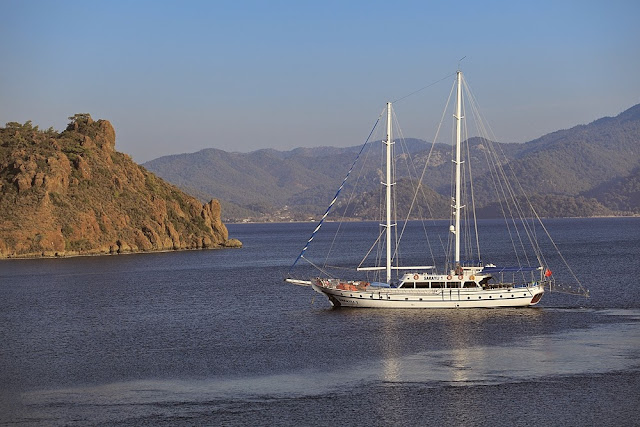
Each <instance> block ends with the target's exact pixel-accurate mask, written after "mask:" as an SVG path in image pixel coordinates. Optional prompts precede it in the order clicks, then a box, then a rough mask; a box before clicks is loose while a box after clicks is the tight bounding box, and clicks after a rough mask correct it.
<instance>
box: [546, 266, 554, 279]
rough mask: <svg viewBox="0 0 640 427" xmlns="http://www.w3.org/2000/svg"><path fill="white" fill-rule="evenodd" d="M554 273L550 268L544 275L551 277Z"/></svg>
mask: <svg viewBox="0 0 640 427" xmlns="http://www.w3.org/2000/svg"><path fill="white" fill-rule="evenodd" d="M552 274H553V273H552V272H551V270H549V269H548V268H547V269H546V270H545V272H544V277H550V276H551V275H552Z"/></svg>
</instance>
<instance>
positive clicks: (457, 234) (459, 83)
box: [453, 70, 463, 270]
mask: <svg viewBox="0 0 640 427" xmlns="http://www.w3.org/2000/svg"><path fill="white" fill-rule="evenodd" d="M456 80H457V84H456V85H457V88H456V97H457V101H456V113H455V115H454V117H455V119H456V160H455V161H454V163H455V164H456V196H455V205H454V209H455V226H454V227H455V228H454V230H453V233H454V235H455V257H454V260H453V261H454V266H455V268H456V270H458V269H459V266H460V209H462V208H463V206H462V205H460V187H461V184H460V181H461V178H460V166H461V164H462V161H461V159H460V151H461V148H460V145H461V144H460V130H461V122H462V119H463V117H462V71H460V70H458V72H457V73H456Z"/></svg>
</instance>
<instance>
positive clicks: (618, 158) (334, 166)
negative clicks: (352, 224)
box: [143, 104, 640, 221]
mask: <svg viewBox="0 0 640 427" xmlns="http://www.w3.org/2000/svg"><path fill="white" fill-rule="evenodd" d="M488 142H489V141H486V140H483V139H481V138H472V139H470V140H469V151H470V155H471V158H472V162H473V164H474V188H475V194H476V201H477V205H476V206H477V207H478V208H479V212H481V214H483V215H484V216H493V214H494V213H495V212H494V211H495V206H493V205H494V204H495V198H494V197H493V196H492V184H491V183H490V173H489V171H488V169H489V168H488V167H487V166H488V165H487V161H486V156H485V154H484V152H485V150H486V146H487V143H488ZM492 144H497V146H498V148H499V150H500V151H501V152H502V153H503V154H504V156H505V163H506V164H505V167H508V168H509V169H510V170H512V171H513V172H514V173H515V174H516V175H517V176H518V178H519V181H520V183H521V185H522V186H523V188H524V190H525V191H526V192H527V194H529V195H531V196H532V197H534V198H535V201H536V208H537V210H538V213H539V214H540V215H543V216H552V217H557V216H602V215H638V214H640V177H639V174H640V104H639V105H635V106H633V107H631V108H629V109H628V110H626V111H624V112H622V113H620V114H619V115H617V116H615V117H603V118H601V119H598V120H595V121H593V122H592V123H589V124H585V125H578V126H575V127H572V128H570V129H565V130H559V131H556V132H553V133H549V134H547V135H544V136H542V137H540V138H537V139H535V140H532V141H529V142H526V143H522V144H517V143H497V142H492ZM402 145H403V148H404V153H405V154H404V155H407V156H411V158H412V159H413V162H414V163H415V164H416V165H417V166H418V167H419V168H421V166H422V165H424V162H425V161H426V159H427V157H430V160H429V163H430V165H432V166H431V167H430V169H429V173H428V175H427V176H426V177H425V180H424V181H423V184H424V185H425V186H427V187H429V188H430V189H431V190H432V191H433V194H431V196H430V200H431V201H432V205H433V206H432V209H433V210H434V211H435V212H436V213H434V215H435V216H437V217H446V216H447V215H448V214H447V212H449V204H450V201H449V194H450V178H449V175H450V168H451V149H452V147H451V146H450V145H446V144H434V146H433V149H432V150H430V149H431V144H430V143H427V142H425V141H422V140H419V139H411V138H409V139H405V140H403V141H402ZM359 150H360V146H353V147H345V148H338V147H316V148H296V149H293V150H290V151H278V150H274V149H262V150H257V151H253V152H250V153H237V152H226V151H223V150H218V149H214V148H209V149H205V150H201V151H198V152H196V153H189V154H178V155H172V156H164V157H160V158H157V159H155V160H151V161H149V162H146V163H144V164H143V166H144V167H145V168H147V169H148V170H150V171H152V172H154V173H155V174H157V175H158V176H160V177H162V178H164V179H166V180H167V181H169V182H171V183H173V184H175V185H177V186H178V187H180V188H182V189H183V190H185V191H186V192H188V193H190V194H193V195H194V196H196V197H198V198H200V199H201V200H208V199H211V198H217V199H219V200H220V201H221V203H222V206H223V212H224V219H225V220H226V221H239V220H271V221H278V220H290V219H309V218H310V217H316V216H318V215H319V214H322V213H323V212H324V209H325V208H326V206H327V205H328V203H329V201H330V200H331V198H332V197H333V195H334V194H335V191H336V189H337V188H338V186H339V185H340V183H341V181H342V179H343V178H344V175H345V173H346V171H347V170H348V169H349V167H350V166H351V163H352V162H353V159H354V158H355V156H356V155H357V153H358V151H359ZM360 174H361V175H360V178H359V179H362V180H364V181H365V182H368V183H370V188H371V189H372V188H373V187H374V186H376V185H379V182H380V177H379V175H380V171H379V170H378V169H376V168H375V167H370V168H368V169H366V168H365V169H363V170H361V171H360ZM403 178H405V179H409V177H408V176H398V177H397V179H403ZM365 188H367V187H365ZM367 191H368V190H367ZM367 191H365V192H362V193H359V194H357V195H355V196H354V197H360V198H361V199H362V200H364V199H363V198H366V197H367V195H366V193H367ZM351 214H352V215H353V216H355V217H360V218H367V217H368V215H367V214H366V213H365V212H363V211H360V212H356V211H353V212H351Z"/></svg>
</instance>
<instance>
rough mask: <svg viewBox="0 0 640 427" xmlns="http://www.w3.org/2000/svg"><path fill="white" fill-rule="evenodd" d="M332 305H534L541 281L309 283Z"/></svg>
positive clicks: (460, 306) (381, 306)
mask: <svg viewBox="0 0 640 427" xmlns="http://www.w3.org/2000/svg"><path fill="white" fill-rule="evenodd" d="M312 288H313V290H315V291H316V292H319V293H321V294H324V295H325V296H327V298H328V299H329V301H330V302H331V304H332V305H333V306H334V307H360V308H423V309H425V308H498V307H529V306H533V305H536V304H537V303H538V302H539V301H540V299H541V298H542V295H543V294H544V288H543V287H542V286H541V285H536V286H528V287H515V288H502V289H475V288H474V289H464V288H462V289H459V288H451V289H446V288H445V289H401V288H390V289H387V288H373V287H371V288H369V289H366V290H342V289H336V288H331V287H323V286H319V285H318V284H315V283H314V284H312Z"/></svg>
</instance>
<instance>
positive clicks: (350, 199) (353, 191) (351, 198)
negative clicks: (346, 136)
mask: <svg viewBox="0 0 640 427" xmlns="http://www.w3.org/2000/svg"><path fill="white" fill-rule="evenodd" d="M380 114H381V115H382V114H384V109H383V110H382V113H380ZM372 151H373V150H371V149H368V150H367V151H366V152H365V156H364V160H363V161H362V162H361V163H362V164H361V166H360V169H359V171H358V174H357V176H356V181H355V183H354V184H353V187H352V189H351V194H350V195H349V196H348V197H347V202H346V203H345V204H344V210H343V211H342V216H341V217H340V221H339V222H338V228H337V229H336V232H335V234H334V235H333V240H332V242H331V246H330V247H329V250H328V251H327V255H326V257H325V260H324V263H323V264H324V265H326V264H327V262H328V260H329V257H330V256H331V253H332V252H333V248H334V246H335V244H336V242H337V240H338V235H339V233H340V230H341V229H342V226H343V224H344V222H345V218H346V217H347V213H348V212H349V208H350V206H351V203H352V202H353V201H354V200H355V199H356V190H357V189H358V188H359V182H360V180H361V179H362V175H363V172H364V169H365V166H366V165H367V159H368V158H369V155H370V154H371V152H372Z"/></svg>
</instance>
